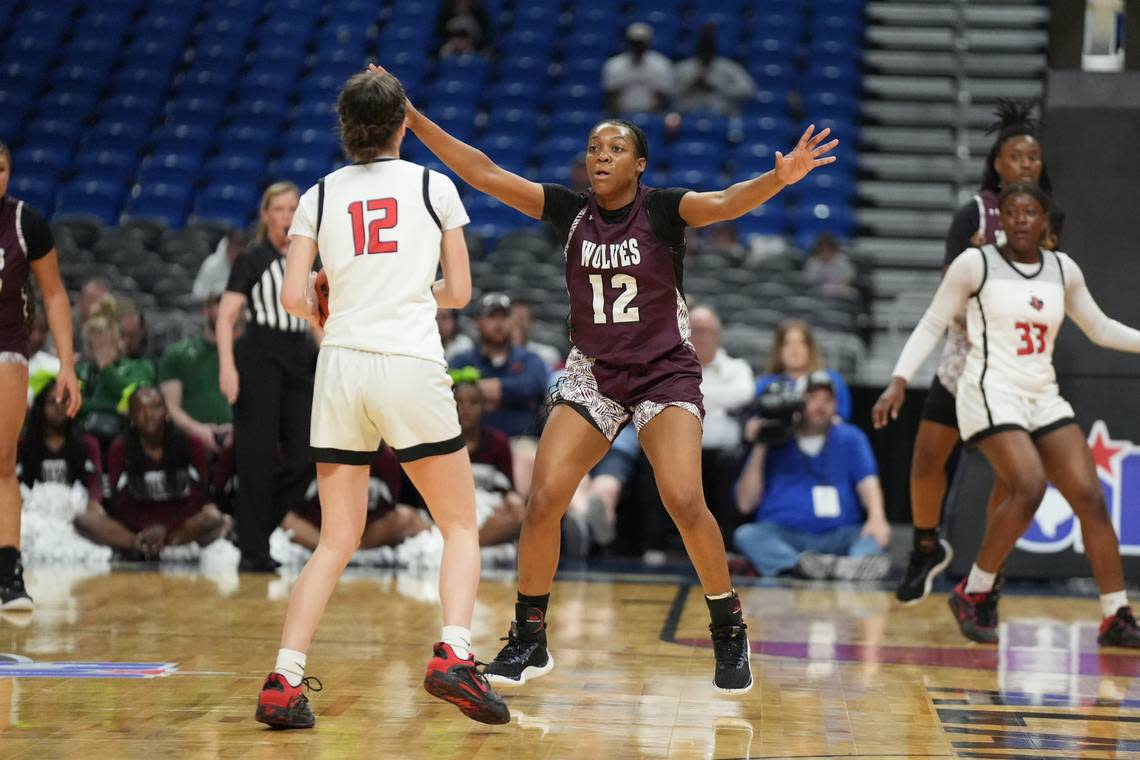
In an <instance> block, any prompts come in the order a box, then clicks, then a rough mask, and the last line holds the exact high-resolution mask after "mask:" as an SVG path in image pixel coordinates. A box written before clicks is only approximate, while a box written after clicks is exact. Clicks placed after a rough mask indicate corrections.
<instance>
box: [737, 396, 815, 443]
mask: <svg viewBox="0 0 1140 760" xmlns="http://www.w3.org/2000/svg"><path fill="white" fill-rule="evenodd" d="M803 411H804V394H803V391H802V390H801V389H800V388H799V387H797V384H796V383H795V382H788V381H784V380H777V381H776V382H774V383H772V384H771V385H769V386H768V387H767V388H766V389H765V390H764V392H763V393H761V394H760V397H759V398H758V399H756V401H755V402H754V403H753V404H752V406H751V408H749V410H748V414H747V415H746V417H747V419H748V423H747V424H745V426H744V429H745V431H746V438H745V443H746V444H755V443H760V444H764V445H766V446H780V445H782V444H785V443H787V442H788V441H790V440H791V439H792V436H793V435H794V434H795V432H796V428H797V427H798V426H799V423H800V420H801V419H802V417H803ZM752 420H759V421H760V428H759V431H758V432H756V433H755V435H754V437H753V438H752V439H751V440H749V439H748V438H747V432H751V429H752V428H755V425H754V424H752Z"/></svg>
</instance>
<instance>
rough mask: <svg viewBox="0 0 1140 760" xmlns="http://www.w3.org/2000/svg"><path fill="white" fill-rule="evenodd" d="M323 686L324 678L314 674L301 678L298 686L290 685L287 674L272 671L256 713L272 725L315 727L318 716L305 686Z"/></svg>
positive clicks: (314, 687)
mask: <svg viewBox="0 0 1140 760" xmlns="http://www.w3.org/2000/svg"><path fill="white" fill-rule="evenodd" d="M322 688H323V686H322V685H321V679H319V678H316V677H314V676H309V677H308V678H303V679H301V683H300V684H298V685H297V686H290V685H289V682H288V681H287V680H285V676H283V675H281V674H280V673H270V674H269V675H268V676H267V677H266V678H265V685H264V686H262V687H261V695H260V696H258V698H257V715H256V716H255V717H256V718H257V720H258V722H259V723H264V724H265V725H267V726H269V727H270V728H312V727H313V725H314V724H315V723H316V722H317V719H316V717H315V716H314V715H313V711H312V710H310V709H309V699H308V697H306V696H305V694H304V689H309V690H310V691H320V690H321V689H322Z"/></svg>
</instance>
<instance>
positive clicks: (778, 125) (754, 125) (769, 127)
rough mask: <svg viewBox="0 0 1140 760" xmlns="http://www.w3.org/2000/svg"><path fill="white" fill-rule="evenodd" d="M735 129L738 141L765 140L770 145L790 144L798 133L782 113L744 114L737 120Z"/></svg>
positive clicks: (797, 136)
mask: <svg viewBox="0 0 1140 760" xmlns="http://www.w3.org/2000/svg"><path fill="white" fill-rule="evenodd" d="M735 129H736V130H738V131H739V138H738V140H737V141H738V142H743V141H745V140H749V141H753V142H756V141H759V142H766V143H768V144H770V145H776V146H782V145H785V144H786V145H789V146H790V145H791V144H793V141H794V140H797V139H799V135H798V134H796V133H795V131H794V130H793V129H792V122H791V119H789V118H788V117H787V116H784V115H783V114H777V115H773V114H764V115H762V116H744V117H741V118H740V119H738V120H737V122H736V125H735Z"/></svg>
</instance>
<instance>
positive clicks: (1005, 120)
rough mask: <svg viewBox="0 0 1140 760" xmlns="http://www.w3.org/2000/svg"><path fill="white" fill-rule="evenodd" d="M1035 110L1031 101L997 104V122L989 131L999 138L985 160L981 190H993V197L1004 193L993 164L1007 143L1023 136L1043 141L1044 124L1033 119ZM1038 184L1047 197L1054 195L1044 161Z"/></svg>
mask: <svg viewBox="0 0 1140 760" xmlns="http://www.w3.org/2000/svg"><path fill="white" fill-rule="evenodd" d="M1036 106H1037V102H1036V101H1032V100H1012V99H1010V98H1001V99H1000V100H998V105H997V110H996V111H995V112H994V113H995V115H996V116H997V121H995V122H994V123H993V124H991V125H990V127H989V129H987V130H986V134H987V135H989V134H993V133H994V132H996V133H997V137H996V138H995V139H994V144H993V146H991V147H990V152H989V154H988V155H987V156H986V165H985V170H984V174H983V175H982V187H981V189H982V190H990V191H992V192H994V193H1000V192H1001V177H1000V176H999V175H998V173H997V169H995V168H994V161H995V160H997V157H998V154H999V153H1000V152H1001V148H1002V146H1003V145H1005V143H1006V141H1007V140H1010V139H1012V138H1014V137H1022V136H1027V137H1032V138H1033V139H1034V140H1037V141H1040V140H1041V136H1040V131H1041V124H1040V123H1039V122H1038V121H1037V119H1035V118H1034V117H1033V109H1034V108H1035V107H1036ZM1037 182H1038V184H1039V185H1041V189H1042V190H1044V191H1045V193H1046V194H1051V193H1052V192H1053V182H1052V181H1051V180H1050V179H1049V171H1048V169H1047V168H1046V167H1045V162H1044V161H1042V163H1041V177H1040V178H1039V179H1038V180H1037Z"/></svg>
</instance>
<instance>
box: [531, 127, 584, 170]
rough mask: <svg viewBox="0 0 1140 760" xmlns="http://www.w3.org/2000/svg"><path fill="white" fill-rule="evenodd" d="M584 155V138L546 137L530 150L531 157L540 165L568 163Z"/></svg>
mask: <svg viewBox="0 0 1140 760" xmlns="http://www.w3.org/2000/svg"><path fill="white" fill-rule="evenodd" d="M585 153H586V136H585V135H584V134H576V135H548V136H547V137H545V138H543V139H541V140H539V142H538V143H536V144H535V145H534V147H533V148H532V150H531V157H532V158H533V159H535V162H536V163H538V164H541V165H547V164H565V165H566V166H567V167H569V165H570V163H571V162H573V161H574V160H575V159H577V157H578V156H581V155H584V154H585Z"/></svg>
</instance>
